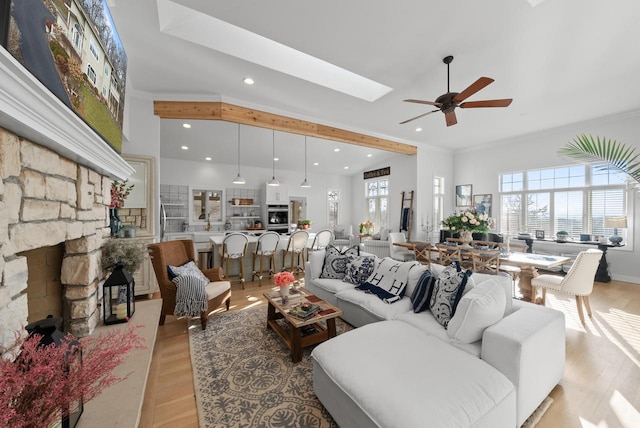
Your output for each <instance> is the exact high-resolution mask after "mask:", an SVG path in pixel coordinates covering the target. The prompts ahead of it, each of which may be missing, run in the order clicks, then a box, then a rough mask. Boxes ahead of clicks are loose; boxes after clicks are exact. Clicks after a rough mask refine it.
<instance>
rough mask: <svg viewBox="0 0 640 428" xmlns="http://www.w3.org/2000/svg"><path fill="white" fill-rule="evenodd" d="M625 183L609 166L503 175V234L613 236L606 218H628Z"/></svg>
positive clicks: (501, 220) (501, 181) (501, 178)
mask: <svg viewBox="0 0 640 428" xmlns="http://www.w3.org/2000/svg"><path fill="white" fill-rule="evenodd" d="M626 183H627V177H626V175H625V174H624V173H621V172H616V171H611V170H608V169H606V168H605V165H591V166H585V165H579V166H567V167H558V168H547V169H541V170H535V171H526V172H517V173H506V174H500V208H501V214H500V229H501V232H502V233H507V234H514V233H517V232H530V233H532V234H533V233H534V232H535V231H536V230H544V232H545V236H554V235H555V234H556V233H557V232H558V231H561V230H564V231H567V232H568V233H569V236H570V237H573V238H576V239H577V238H578V237H579V235H580V234H581V233H587V234H592V235H602V236H609V235H611V234H613V229H606V228H605V227H604V218H605V217H609V216H622V215H626V214H627V201H626V195H627V190H626V189H627V188H626ZM525 204H526V205H525ZM623 233H626V231H624V230H623ZM625 238H626V236H625Z"/></svg>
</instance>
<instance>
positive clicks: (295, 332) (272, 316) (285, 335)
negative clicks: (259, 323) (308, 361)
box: [264, 289, 342, 363]
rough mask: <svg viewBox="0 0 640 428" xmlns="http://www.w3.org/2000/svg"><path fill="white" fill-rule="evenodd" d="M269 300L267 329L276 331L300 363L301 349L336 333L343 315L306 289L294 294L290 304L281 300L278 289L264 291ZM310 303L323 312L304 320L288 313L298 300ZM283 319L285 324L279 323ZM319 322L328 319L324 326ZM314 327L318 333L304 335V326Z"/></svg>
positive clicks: (294, 360)
mask: <svg viewBox="0 0 640 428" xmlns="http://www.w3.org/2000/svg"><path fill="white" fill-rule="evenodd" d="M264 297H265V298H266V299H267V301H268V302H269V306H268V308H267V328H268V329H271V330H273V331H275V332H276V333H277V334H278V336H280V338H281V339H282V340H283V342H284V343H285V345H287V347H288V348H289V349H290V350H291V361H293V362H294V363H298V362H300V361H301V360H302V350H303V349H304V348H305V347H307V346H311V345H315V344H317V343H321V342H324V341H325V340H328V339H331V338H332V337H335V336H336V318H337V317H339V316H340V315H342V310H341V309H339V308H336V307H335V306H333V305H331V304H329V303H327V302H325V301H324V300H322V299H320V298H319V297H316V296H314V295H313V294H311V293H309V292H308V291H306V290H304V289H300V294H297V295H296V294H291V295H290V296H289V299H288V301H287V303H284V304H283V303H282V298H281V297H280V294H278V292H277V291H271V292H268V293H264ZM304 302H309V303H313V304H316V305H318V306H320V312H319V313H318V314H316V315H315V316H313V317H311V318H309V319H307V320H301V319H299V318H297V317H295V316H293V315H289V313H288V312H289V309H290V308H291V307H293V306H295V305H297V304H299V303H304ZM282 318H284V319H285V320H286V321H287V324H286V326H283V325H282V324H281V323H279V322H278V320H279V319H282ZM320 321H325V322H326V323H327V326H326V327H325V326H324V325H323V324H321V323H320ZM307 326H313V328H315V332H312V333H309V334H305V333H304V332H303V330H305V327H307Z"/></svg>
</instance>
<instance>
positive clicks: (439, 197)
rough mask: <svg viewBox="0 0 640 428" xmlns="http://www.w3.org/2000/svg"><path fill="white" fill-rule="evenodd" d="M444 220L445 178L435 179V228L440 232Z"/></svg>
mask: <svg viewBox="0 0 640 428" xmlns="http://www.w3.org/2000/svg"><path fill="white" fill-rule="evenodd" d="M443 220H444V177H433V219H432V222H433V225H432V226H433V228H434V230H438V229H439V226H438V225H440V224H442V221H443Z"/></svg>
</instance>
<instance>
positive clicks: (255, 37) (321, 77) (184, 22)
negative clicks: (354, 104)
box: [157, 0, 392, 102]
mask: <svg viewBox="0 0 640 428" xmlns="http://www.w3.org/2000/svg"><path fill="white" fill-rule="evenodd" d="M157 1H158V18H159V24H160V31H161V32H163V33H165V34H169V35H171V36H174V37H177V38H180V39H183V40H186V41H189V42H192V43H196V44H198V45H201V46H204V47H207V48H209V49H213V50H216V51H219V52H223V53H225V54H228V55H232V56H234V57H236V58H240V59H243V60H245V61H250V62H253V63H255V64H258V65H261V66H263V67H268V68H270V69H272V70H276V71H279V72H281V73H286V74H288V75H290V76H294V77H297V78H299V79H303V80H306V81H308V82H311V83H315V84H317V85H321V86H324V87H326V88H329V89H333V90H335V91H339V92H342V93H344V94H347V95H351V96H353V97H357V98H360V99H363V100H366V101H371V102H372V101H375V100H377V99H378V98H380V97H382V96H383V95H385V94H387V93H388V92H390V91H391V90H392V88H390V87H388V86H385V85H383V84H381V83H378V82H375V81H373V80H370V79H367V78H366V77H363V76H360V75H358V74H355V73H353V72H351V71H349V70H345V69H344V68H341V67H338V66H336V65H333V64H330V63H328V62H326V61H323V60H321V59H319V58H316V57H313V56H311V55H308V54H306V53H304V52H300V51H298V50H296V49H293V48H290V47H288V46H285V45H283V44H281V43H278V42H275V41H273V40H270V39H268V38H266V37H263V36H260V35H259V34H255V33H252V32H250V31H247V30H244V29H242V28H240V27H237V26H235V25H233V24H229V23H228V22H224V21H222V20H220V19H217V18H214V17H212V16H209V15H207V14H204V13H202V12H199V11H197V10H194V9H190V8H188V7H186V6H183V5H180V4H177V3H174V2H172V1H170V0H157Z"/></svg>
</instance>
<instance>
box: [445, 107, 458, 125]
mask: <svg viewBox="0 0 640 428" xmlns="http://www.w3.org/2000/svg"><path fill="white" fill-rule="evenodd" d="M444 118H445V119H446V121H447V126H451V125H455V124H456V123H458V119H457V118H456V112H455V111H453V110H452V111H450V112H449V113H445V114H444Z"/></svg>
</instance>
